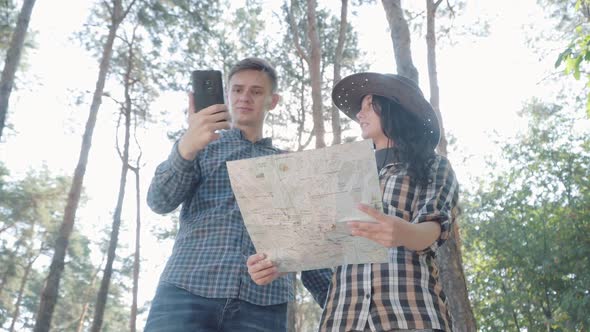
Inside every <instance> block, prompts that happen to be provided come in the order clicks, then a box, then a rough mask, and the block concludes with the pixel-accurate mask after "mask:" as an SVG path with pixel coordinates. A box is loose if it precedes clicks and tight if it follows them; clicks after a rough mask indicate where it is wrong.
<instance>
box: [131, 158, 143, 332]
mask: <svg viewBox="0 0 590 332" xmlns="http://www.w3.org/2000/svg"><path fill="white" fill-rule="evenodd" d="M132 170H133V173H135V203H136V206H135V211H136V218H135V254H134V255H133V302H132V304H131V317H130V320H129V331H130V332H135V331H136V330H137V292H138V290H139V268H140V266H139V265H140V258H141V255H140V248H141V246H140V243H141V242H140V240H141V191H140V182H139V180H140V177H139V160H138V161H137V167H136V168H132Z"/></svg>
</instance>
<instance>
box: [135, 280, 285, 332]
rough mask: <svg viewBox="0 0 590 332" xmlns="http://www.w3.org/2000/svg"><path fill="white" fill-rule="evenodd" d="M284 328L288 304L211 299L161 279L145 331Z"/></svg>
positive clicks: (272, 330)
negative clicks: (262, 304) (263, 304)
mask: <svg viewBox="0 0 590 332" xmlns="http://www.w3.org/2000/svg"><path fill="white" fill-rule="evenodd" d="M286 330H287V303H282V304H277V305H270V306H259V305H255V304H252V303H249V302H246V301H242V300H238V299H210V298H206V297H201V296H197V295H194V294H192V293H190V292H188V291H186V290H184V289H182V288H179V287H176V286H174V285H171V284H168V283H165V282H161V283H160V284H159V285H158V289H157V290H156V295H155V297H154V300H153V302H152V305H151V308H150V313H149V315H148V318H147V322H146V324H145V328H144V332H197V331H198V332H201V331H207V332H209V331H219V332H230V331H231V332H233V331H260V332H277V331H286Z"/></svg>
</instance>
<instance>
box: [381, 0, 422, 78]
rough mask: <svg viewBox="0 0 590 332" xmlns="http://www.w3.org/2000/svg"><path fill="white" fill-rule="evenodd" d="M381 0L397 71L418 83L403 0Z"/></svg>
mask: <svg viewBox="0 0 590 332" xmlns="http://www.w3.org/2000/svg"><path fill="white" fill-rule="evenodd" d="M381 2H382V3H383V8H384V9H385V15H386V16H387V22H389V30H390V31H391V41H392V42H393V53H394V55H395V63H396V66H397V73H398V74H399V75H401V76H404V77H407V78H409V79H412V80H414V82H416V83H418V82H419V81H418V70H417V69H416V67H414V63H413V62H412V51H411V47H410V46H411V39H410V29H409V28H408V22H407V21H406V19H405V18H404V11H403V10H402V6H401V0H382V1H381Z"/></svg>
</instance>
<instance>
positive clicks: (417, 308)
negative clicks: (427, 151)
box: [320, 156, 459, 331]
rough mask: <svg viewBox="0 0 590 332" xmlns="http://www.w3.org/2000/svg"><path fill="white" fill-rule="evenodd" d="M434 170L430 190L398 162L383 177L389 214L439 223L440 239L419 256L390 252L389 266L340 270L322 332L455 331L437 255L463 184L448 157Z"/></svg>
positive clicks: (438, 161)
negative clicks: (443, 289)
mask: <svg viewBox="0 0 590 332" xmlns="http://www.w3.org/2000/svg"><path fill="white" fill-rule="evenodd" d="M432 169H433V173H432V182H431V183H430V184H428V185H426V186H420V185H419V184H418V183H416V181H414V180H412V179H411V178H410V177H409V176H408V174H407V167H404V166H403V164H400V163H390V164H388V165H386V166H385V167H384V168H383V169H381V171H380V172H379V178H380V182H381V186H382V188H383V210H384V212H385V213H386V214H388V215H393V216H398V217H400V218H403V219H405V220H407V221H409V222H412V223H420V222H425V221H436V222H438V223H440V227H441V235H440V237H439V238H438V239H437V240H436V241H435V242H434V243H433V244H432V245H431V246H430V247H429V248H426V249H425V250H423V251H419V252H417V251H412V250H409V249H406V248H404V247H395V248H390V249H389V261H390V262H389V263H384V264H360V265H346V266H339V267H338V268H337V269H336V271H335V272H334V275H333V278H332V285H331V287H330V290H329V292H328V301H327V303H326V306H325V309H324V312H323V314H322V318H321V321H320V331H394V330H408V329H436V330H444V331H451V320H450V316H449V313H448V311H447V306H446V297H445V295H444V293H443V291H442V287H441V284H440V282H439V279H438V269H437V266H436V261H435V252H436V250H437V248H438V247H439V246H440V245H442V244H443V242H444V241H445V240H446V239H447V238H448V237H449V235H450V232H451V226H452V223H453V221H454V219H455V216H456V214H457V207H456V205H457V201H458V190H459V185H458V183H457V180H456V179H455V174H454V172H453V169H452V168H451V165H450V163H449V161H448V160H447V159H446V158H444V157H441V156H436V158H435V160H434V163H433V165H432Z"/></svg>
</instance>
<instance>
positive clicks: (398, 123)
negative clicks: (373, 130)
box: [373, 95, 435, 185]
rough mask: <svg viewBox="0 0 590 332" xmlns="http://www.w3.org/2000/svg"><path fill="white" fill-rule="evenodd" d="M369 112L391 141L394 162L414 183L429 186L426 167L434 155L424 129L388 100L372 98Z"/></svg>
mask: <svg viewBox="0 0 590 332" xmlns="http://www.w3.org/2000/svg"><path fill="white" fill-rule="evenodd" d="M373 109H374V110H375V113H377V115H379V118H380V119H381V129H382V130H383V133H384V134H385V136H387V137H388V138H389V139H390V142H389V143H388V144H390V143H391V141H393V144H394V145H393V147H394V153H395V157H396V159H397V160H399V161H400V162H402V163H405V164H406V165H407V167H408V175H409V176H410V177H412V178H413V179H414V180H416V181H418V183H420V184H422V185H426V184H428V183H430V181H431V179H430V176H429V175H430V167H431V166H432V163H433V161H434V157H435V153H434V149H433V148H432V145H431V143H430V142H429V137H428V135H427V130H428V128H427V127H426V125H425V124H424V121H422V120H421V119H420V118H419V117H418V116H417V115H415V114H414V113H412V112H409V111H406V110H405V109H404V108H403V107H402V106H401V105H400V104H398V103H397V102H395V101H394V100H392V99H389V98H385V97H382V96H377V95H373Z"/></svg>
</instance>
